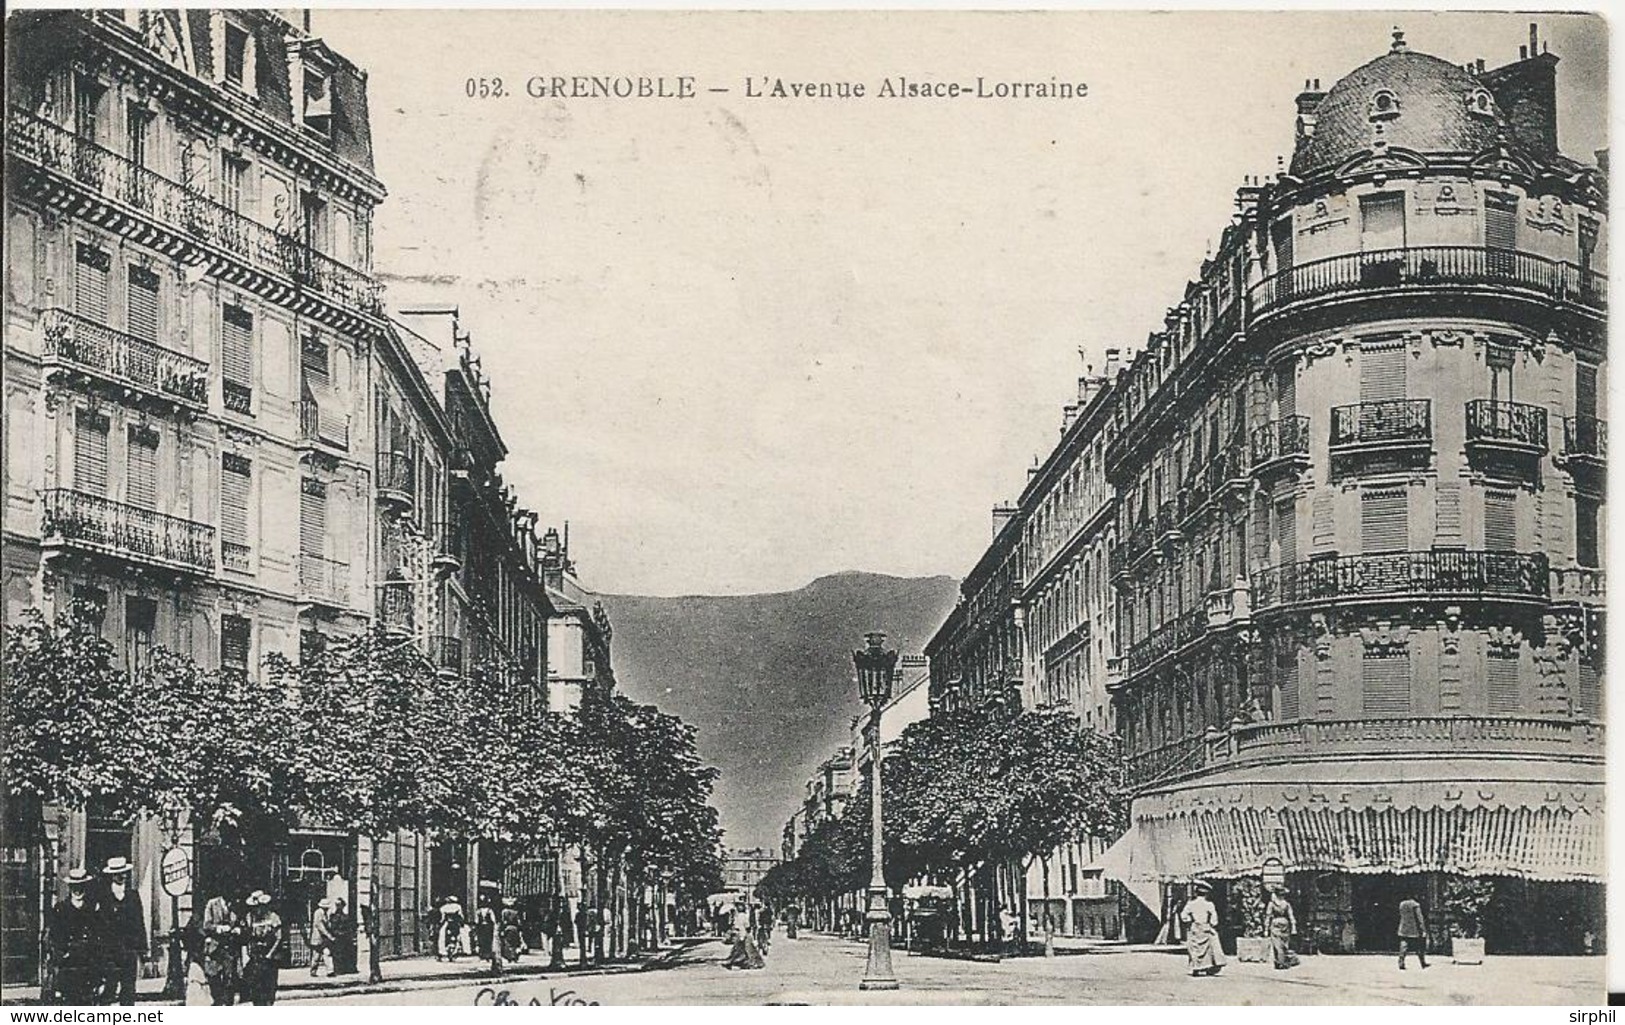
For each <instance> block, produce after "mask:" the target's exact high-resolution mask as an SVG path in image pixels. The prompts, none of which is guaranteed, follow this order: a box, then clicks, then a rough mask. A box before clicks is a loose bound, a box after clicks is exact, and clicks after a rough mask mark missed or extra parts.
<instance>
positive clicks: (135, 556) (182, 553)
mask: <svg viewBox="0 0 1625 1025" xmlns="http://www.w3.org/2000/svg"><path fill="white" fill-rule="evenodd" d="M40 497H41V498H42V499H43V505H44V519H43V522H42V524H41V528H42V534H43V539H44V544H45V546H46V547H48V548H63V549H71V550H77V551H82V552H87V553H95V554H98V555H104V556H111V557H113V558H116V559H121V560H124V561H126V562H131V563H137V564H140V565H146V566H156V567H160V568H163V569H168V570H173V571H175V572H179V573H187V574H195V575H198V576H208V575H210V574H212V573H213V572H214V528H213V527H211V526H209V525H208V524H204V523H197V522H195V521H193V520H186V519H182V518H180V517H179V516H167V515H165V514H164V513H160V512H154V511H152V510H151V509H142V508H140V507H139V506H134V505H127V504H125V503H123V502H115V501H113V500H112V499H109V498H104V497H102V496H101V495H92V494H88V493H86V492H83V491H73V490H70V489H68V488H52V489H50V490H47V491H43V492H41V494H40Z"/></svg>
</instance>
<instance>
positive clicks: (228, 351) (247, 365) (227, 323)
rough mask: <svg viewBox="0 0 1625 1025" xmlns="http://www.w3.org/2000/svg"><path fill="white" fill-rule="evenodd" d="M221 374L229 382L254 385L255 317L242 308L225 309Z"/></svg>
mask: <svg viewBox="0 0 1625 1025" xmlns="http://www.w3.org/2000/svg"><path fill="white" fill-rule="evenodd" d="M220 349H221V351H220V356H221V366H220V370H221V373H222V374H224V375H225V378H226V380H227V381H229V382H231V383H232V384H236V385H240V386H242V387H244V388H251V387H253V385H254V315H253V314H252V313H249V312H248V311H247V310H245V309H243V308H242V307H241V306H227V307H225V309H224V311H223V314H222V316H221V347H220Z"/></svg>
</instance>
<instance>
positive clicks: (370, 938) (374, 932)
mask: <svg viewBox="0 0 1625 1025" xmlns="http://www.w3.org/2000/svg"><path fill="white" fill-rule="evenodd" d="M361 928H362V929H363V930H364V931H365V932H366V934H367V981H368V982H383V981H384V969H383V965H382V964H381V962H382V960H383V954H384V951H383V943H382V942H381V941H382V939H383V936H382V934H381V924H380V923H379V921H378V912H376V911H374V910H373V907H372V905H371V904H363V905H361Z"/></svg>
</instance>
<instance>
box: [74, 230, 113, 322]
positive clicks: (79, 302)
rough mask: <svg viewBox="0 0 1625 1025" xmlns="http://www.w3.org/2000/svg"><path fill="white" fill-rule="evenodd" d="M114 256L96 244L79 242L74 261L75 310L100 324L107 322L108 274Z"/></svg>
mask: <svg viewBox="0 0 1625 1025" xmlns="http://www.w3.org/2000/svg"><path fill="white" fill-rule="evenodd" d="M112 266H113V259H112V257H110V256H108V255H107V254H106V253H104V252H102V251H101V250H100V249H97V248H95V247H94V246H87V245H85V244H84V243H83V242H81V243H79V247H78V260H77V261H75V263H74V277H73V286H74V287H73V310H74V312H75V313H77V314H79V315H80V316H81V317H88V318H90V319H91V320H94V321H96V322H97V323H100V324H105V323H107V274H108V271H109V270H110V269H111V268H112Z"/></svg>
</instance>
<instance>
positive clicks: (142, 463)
mask: <svg viewBox="0 0 1625 1025" xmlns="http://www.w3.org/2000/svg"><path fill="white" fill-rule="evenodd" d="M124 468H125V488H124V500H125V501H126V502H128V503H130V504H131V505H133V506H137V507H139V508H142V509H156V508H158V432H157V431H154V430H151V429H149V428H145V427H131V428H130V443H129V448H128V450H127V452H126V456H125V463H124Z"/></svg>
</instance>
